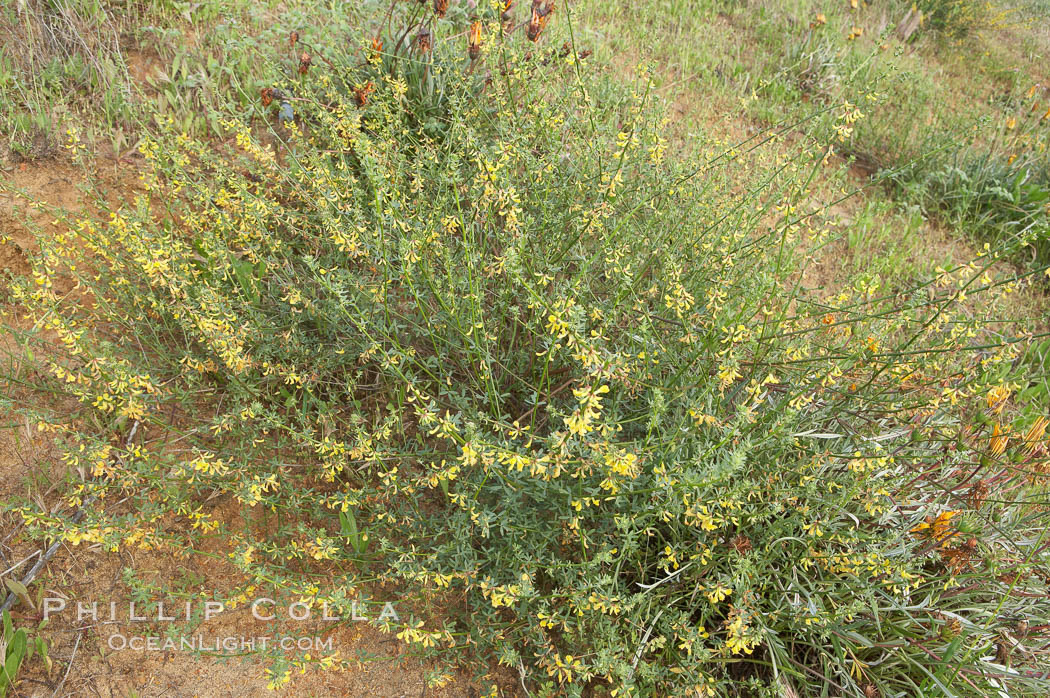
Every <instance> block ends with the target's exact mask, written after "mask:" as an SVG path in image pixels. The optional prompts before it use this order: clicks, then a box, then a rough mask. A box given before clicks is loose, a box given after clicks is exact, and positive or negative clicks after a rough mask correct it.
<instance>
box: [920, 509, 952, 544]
mask: <svg viewBox="0 0 1050 698" xmlns="http://www.w3.org/2000/svg"><path fill="white" fill-rule="evenodd" d="M958 513H959V512H957V511H951V510H949V511H942V512H941V513H940V514H938V515H937V516H927V517H926V521H924V522H923V523H921V524H919V525H918V526H915V527H914V528H912V529H911V532H912V533H916V534H924V535H927V536H929V537H930V538H932V539H933V540H935V541H937V543H938V544H941V545H943V544H944V542H945V541H947V540H948V538H950V537H951V536H952V529H951V522H952V518H953V517H954V516H955V515H956V514H958Z"/></svg>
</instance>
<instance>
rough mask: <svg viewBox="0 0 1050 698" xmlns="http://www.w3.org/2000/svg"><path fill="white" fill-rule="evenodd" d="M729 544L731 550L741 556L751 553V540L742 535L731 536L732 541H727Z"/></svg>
mask: <svg viewBox="0 0 1050 698" xmlns="http://www.w3.org/2000/svg"><path fill="white" fill-rule="evenodd" d="M729 544H730V545H731V546H733V550H735V551H737V552H738V553H740V554H741V555H746V554H747V553H749V552H751V539H749V538H748V537H747V536H744V535H737V536H733V539H732V540H731V541H729Z"/></svg>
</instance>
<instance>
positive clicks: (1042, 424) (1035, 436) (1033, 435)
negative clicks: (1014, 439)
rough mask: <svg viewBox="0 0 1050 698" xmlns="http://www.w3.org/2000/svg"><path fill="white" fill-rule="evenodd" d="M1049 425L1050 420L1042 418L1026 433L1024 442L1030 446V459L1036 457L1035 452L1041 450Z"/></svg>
mask: <svg viewBox="0 0 1050 698" xmlns="http://www.w3.org/2000/svg"><path fill="white" fill-rule="evenodd" d="M1048 425H1050V420H1048V419H1047V418H1046V417H1040V418H1039V419H1037V420H1035V423H1034V424H1033V425H1032V426H1030V427H1029V428H1028V431H1026V432H1025V435H1024V441H1025V443H1026V444H1028V455H1029V457H1031V456H1033V455H1035V452H1036V451H1037V450H1038V449H1039V442H1040V441H1042V440H1043V436H1044V435H1045V434H1046V427H1047V426H1048Z"/></svg>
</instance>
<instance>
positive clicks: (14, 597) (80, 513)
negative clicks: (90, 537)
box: [0, 422, 139, 611]
mask: <svg viewBox="0 0 1050 698" xmlns="http://www.w3.org/2000/svg"><path fill="white" fill-rule="evenodd" d="M138 430H139V423H138V422H135V423H134V424H133V425H132V426H131V431H130V432H129V433H128V440H127V442H126V445H127V447H128V448H130V447H131V440H132V439H134V438H135V432H137V431H138ZM94 501H95V498H94V497H88V498H87V499H85V500H84V501H83V502H81V503H80V506H78V507H77V510H76V511H75V512H73V523H80V520H81V519H82V518H84V513H85V512H86V511H87V509H88V507H90V506H91V505H92V503H94ZM61 545H62V539H61V538H60V539H58V540H56V541H55V542H54V543H52V544H51V545H50V546H48V548H47V550H46V551H45V552H44V554H43V555H41V556H40V559H39V560H37V561H36V564H35V565H33V566H32V567H30V568H29V571H28V572H26V575H25V576H24V577H22V586H24V587H26V588H27V589H28V588H29V585H30V584H31V583H32V582H33V580H34V579H36V576H37V575H38V574H40V570H42V569H44V565H46V564H47V563H48V561H49V560H50V559H51V558H53V557H54V556H55V553H57V552H58V548H59V546H61ZM19 600H20V598H19V596H18V594H15V593H13V592H12V593H10V594H8V596H7V598H6V599H4V603H3V605H0V611H7V610H9V609H10V608H11V607H12V606H14V605H15V602H16V601H19Z"/></svg>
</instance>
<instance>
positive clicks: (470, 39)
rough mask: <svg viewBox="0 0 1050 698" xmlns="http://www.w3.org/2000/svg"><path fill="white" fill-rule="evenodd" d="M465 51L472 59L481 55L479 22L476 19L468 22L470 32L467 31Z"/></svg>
mask: <svg viewBox="0 0 1050 698" xmlns="http://www.w3.org/2000/svg"><path fill="white" fill-rule="evenodd" d="M467 53H469V54H470V60H472V61H474V60H477V58H478V56H480V55H481V22H479V21H478V20H474V21H473V22H471V24H470V32H468V33H467Z"/></svg>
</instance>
